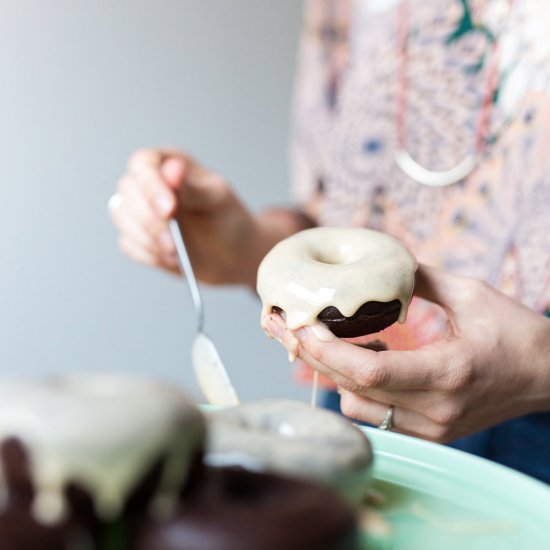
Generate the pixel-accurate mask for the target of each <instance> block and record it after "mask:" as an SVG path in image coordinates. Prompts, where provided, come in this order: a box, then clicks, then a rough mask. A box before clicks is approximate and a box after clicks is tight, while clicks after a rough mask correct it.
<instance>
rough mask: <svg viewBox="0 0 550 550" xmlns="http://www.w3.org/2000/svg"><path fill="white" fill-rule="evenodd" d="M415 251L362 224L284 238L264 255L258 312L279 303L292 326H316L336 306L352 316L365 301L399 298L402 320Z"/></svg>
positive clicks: (409, 295) (410, 287)
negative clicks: (331, 307) (322, 312)
mask: <svg viewBox="0 0 550 550" xmlns="http://www.w3.org/2000/svg"><path fill="white" fill-rule="evenodd" d="M416 267H417V262H416V259H415V258H414V256H413V255H412V254H411V253H410V252H409V251H408V250H407V249H406V248H405V247H404V246H403V245H402V244H401V243H400V242H399V241H398V240H397V239H394V238H393V237H391V236H390V235H386V234H384V233H379V232H377V231H372V230H369V229H361V228H340V227H338V228H337V227H318V228H315V229H306V230H305V231H301V232H299V233H296V234H295V235H293V236H291V237H289V238H288V239H285V240H283V241H281V242H280V243H278V244H277V245H275V247H274V248H272V249H271V251H270V252H269V253H268V254H267V255H266V257H265V258H264V259H263V260H262V262H261V264H260V267H259V269H258V282H257V290H258V294H259V295H260V298H261V300H262V317H265V316H266V315H268V314H269V313H271V310H272V308H273V307H274V306H275V307H279V308H281V309H282V310H283V311H284V312H285V313H286V324H287V327H288V328H289V329H291V330H296V329H298V328H300V327H302V326H308V325H314V324H315V323H316V319H317V316H318V315H319V313H320V312H321V311H322V310H323V309H325V308H326V307H328V306H335V307H337V308H338V310H339V311H340V313H342V314H343V315H345V316H346V317H351V316H352V315H353V314H354V313H355V312H356V311H357V310H358V309H359V307H361V306H362V305H363V304H364V303H366V302H370V301H377V302H390V301H392V300H399V301H400V302H401V311H400V314H399V322H400V323H403V322H404V321H405V318H406V316H407V309H408V306H409V303H410V301H411V298H412V292H413V288H414V273H415V271H416Z"/></svg>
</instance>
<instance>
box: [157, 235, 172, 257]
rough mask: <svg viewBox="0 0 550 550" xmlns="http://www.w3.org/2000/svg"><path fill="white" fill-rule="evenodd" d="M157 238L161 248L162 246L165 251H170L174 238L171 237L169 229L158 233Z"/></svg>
mask: <svg viewBox="0 0 550 550" xmlns="http://www.w3.org/2000/svg"><path fill="white" fill-rule="evenodd" d="M158 239H159V242H160V244H161V245H162V248H164V249H165V250H166V251H168V252H172V251H173V250H174V249H175V246H174V239H172V235H171V234H170V231H163V232H162V233H160V234H159V237H158Z"/></svg>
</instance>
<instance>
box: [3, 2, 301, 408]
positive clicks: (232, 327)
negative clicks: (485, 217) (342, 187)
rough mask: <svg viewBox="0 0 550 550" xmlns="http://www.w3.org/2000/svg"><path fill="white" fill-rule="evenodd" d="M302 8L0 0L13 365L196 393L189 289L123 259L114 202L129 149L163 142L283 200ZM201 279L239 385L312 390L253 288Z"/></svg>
mask: <svg viewBox="0 0 550 550" xmlns="http://www.w3.org/2000/svg"><path fill="white" fill-rule="evenodd" d="M300 18H301V2H299V1H297V0H278V1H277V2H273V1H268V0H230V1H228V0H180V1H176V0H162V1H153V0H149V1H146V0H123V1H121V0H118V1H116V2H107V1H99V0H95V1H87V0H80V1H75V0H48V1H42V0H35V1H31V0H23V1H22V0H10V1H8V0H0V71H1V72H0V75H1V85H0V155H1V170H0V174H1V176H0V177H1V180H0V181H1V191H2V193H1V200H0V369H1V372H2V373H3V374H5V373H15V372H20V373H25V374H27V373H43V372H55V371H65V370H76V369H83V370H122V371H134V372H139V373H151V374H153V375H159V376H162V377H164V378H168V379H171V380H174V381H177V382H181V383H183V384H184V385H185V386H186V387H187V388H188V389H189V390H190V391H191V392H192V393H194V394H196V395H198V393H197V392H198V390H197V388H196V386H195V383H194V380H193V377H192V375H191V372H190V364H189V345H190V342H191V337H192V334H193V327H194V321H193V316H192V312H191V310H190V307H191V302H190V298H189V295H188V291H187V288H186V287H185V286H184V284H183V283H182V282H181V281H178V280H176V279H175V278H172V277H170V276H167V275H163V274H161V273H158V272H155V271H153V270H150V269H147V268H144V267H140V266H138V265H136V264H132V263H130V262H129V261H127V260H126V259H125V258H123V257H122V255H121V254H120V253H119V252H118V249H117V247H116V235H115V231H114V229H113V228H112V227H111V225H110V222H109V219H108V216H107V213H106V202H107V199H108V198H109V196H110V195H111V194H112V192H113V190H114V187H115V183H116V180H117V179H118V177H119V176H120V175H121V174H122V172H123V170H124V165H125V161H126V159H127V157H128V155H129V154H130V153H131V152H132V151H133V150H134V149H136V148H138V147H141V146H144V145H165V144H172V145H178V146H180V147H183V148H186V149H187V150H189V151H191V152H192V153H194V154H195V155H196V156H197V157H198V158H200V159H201V160H202V161H203V162H204V163H206V164H207V165H210V166H212V167H213V168H215V169H216V170H218V171H219V172H220V173H223V174H224V175H226V176H227V177H228V178H229V179H230V180H231V181H232V182H234V185H235V187H236V188H237V190H238V192H239V193H240V194H241V196H243V197H245V198H246V200H247V202H248V204H249V205H251V206H252V207H253V208H259V207H261V206H263V205H268V204H271V203H279V204H281V203H284V202H286V201H287V200H288V199H287V197H288V192H287V166H286V162H287V137H288V111H289V103H290V94H291V84H292V73H293V70H294V62H295V52H296V40H297V32H298V28H299V25H300ZM204 295H205V298H206V307H207V311H206V314H207V327H208V331H209V332H210V334H211V336H212V337H213V339H214V340H215V341H216V342H217V343H218V345H219V348H220V352H221V354H222V357H223V358H224V360H225V362H226V364H227V366H228V368H229V370H230V373H231V375H232V377H233V378H234V382H235V385H236V386H237V388H238V390H239V391H240V393H241V394H242V396H243V398H245V399H252V398H261V397H265V396H291V397H297V398H305V397H306V394H307V392H306V390H305V389H304V388H299V387H297V386H296V385H295V384H294V382H293V381H292V374H291V371H292V369H291V368H290V367H289V365H288V363H287V360H286V354H285V352H284V350H282V348H280V346H278V345H277V344H275V343H273V342H271V341H269V340H267V339H266V338H265V337H264V335H263V333H262V331H261V329H260V327H259V322H258V321H259V312H260V307H259V302H258V300H257V299H256V297H254V296H252V295H251V293H249V292H247V291H245V290H241V289H227V288H224V289H208V290H205V291H204ZM235 311H238V313H237V314H236V313H235Z"/></svg>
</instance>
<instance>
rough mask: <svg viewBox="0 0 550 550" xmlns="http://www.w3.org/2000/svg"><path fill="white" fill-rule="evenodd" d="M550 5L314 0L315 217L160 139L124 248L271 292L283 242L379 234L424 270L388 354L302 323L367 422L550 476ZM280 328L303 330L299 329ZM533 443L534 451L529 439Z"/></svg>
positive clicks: (147, 155)
mask: <svg viewBox="0 0 550 550" xmlns="http://www.w3.org/2000/svg"><path fill="white" fill-rule="evenodd" d="M549 12H550V10H549V8H548V7H544V6H543V7H541V3H540V2H537V1H536V0H526V1H523V2H513V1H512V0H469V1H468V0H436V1H433V2H421V1H419V0H418V1H414V0H402V1H384V2H381V1H379V0H357V1H351V0H332V1H329V0H309V1H308V2H307V4H306V24H305V29H304V32H303V36H302V44H301V56H300V72H299V75H298V79H297V88H296V94H295V108H294V120H295V124H294V135H293V148H292V153H293V156H292V159H293V170H294V172H293V173H294V178H293V179H294V191H295V197H296V200H297V203H298V205H299V208H298V209H297V210H268V211H266V212H263V213H261V214H258V215H254V214H252V213H251V212H250V211H249V210H247V208H246V207H245V206H244V205H243V203H242V202H241V201H240V200H239V199H238V198H237V197H236V195H235V194H234V193H233V191H232V190H231V188H230V186H229V185H228V184H227V182H226V181H225V180H224V179H223V178H222V177H220V176H218V175H216V174H213V173H212V172H211V171H209V170H208V169H207V168H205V167H203V166H201V165H199V164H198V163H197V162H196V161H195V160H193V159H192V158H190V157H189V156H188V155H186V154H185V153H183V152H177V151H163V150H143V151H139V152H138V153H136V154H135V155H134V156H133V157H132V158H131V159H130V162H129V165H128V171H127V174H126V175H125V176H124V177H123V178H122V179H121V180H120V182H119V186H118V192H117V194H116V195H115V197H114V199H113V200H112V201H111V207H112V216H113V221H114V223H115V225H116V226H117V227H118V229H119V230H120V233H121V235H120V246H121V249H122V250H123V251H124V252H125V253H126V254H127V255H128V256H130V257H131V258H133V259H134V260H137V261H140V262H142V263H145V264H149V265H155V266H158V267H162V268H164V269H167V270H169V271H173V272H177V261H176V256H175V254H174V248H173V244H172V240H171V238H170V234H169V232H168V230H167V225H166V221H167V219H168V218H169V217H170V216H172V215H174V214H175V213H176V214H177V216H178V219H179V220H180V222H181V224H182V227H183V231H184V232H185V234H186V236H187V241H188V244H189V248H190V251H191V255H192V261H193V263H194V265H195V266H196V267H197V273H198V276H199V277H200V278H201V279H202V280H203V281H205V282H209V283H213V284H245V285H249V286H251V287H253V286H254V281H255V273H256V268H257V265H258V263H259V261H260V260H261V258H262V257H263V255H264V254H265V253H266V251H267V250H268V249H269V248H270V247H271V246H272V245H273V244H275V243H276V242H277V241H278V240H280V239H282V238H284V237H286V236H288V235H290V234H292V233H294V232H295V231H298V230H300V229H303V228H306V227H308V226H310V225H315V224H320V225H350V224H351V225H356V226H368V227H371V228H374V229H378V230H381V231H385V232H387V233H390V234H393V235H395V236H396V237H398V238H399V239H400V240H402V241H403V242H404V243H405V244H406V245H407V246H408V247H409V248H410V249H411V251H412V252H413V253H414V254H415V255H416V256H417V258H418V259H419V260H420V262H421V263H422V265H421V267H420V269H419V273H418V278H417V285H416V290H415V294H416V296H417V298H415V300H414V303H413V305H412V307H411V310H410V314H409V319H408V320H407V323H406V324H405V325H403V326H397V327H392V328H390V329H388V331H385V332H384V333H383V337H384V340H385V341H386V342H387V343H388V344H389V347H390V351H384V352H380V353H376V352H374V351H371V350H368V349H364V348H362V347H359V346H356V345H354V344H352V343H350V342H345V341H343V340H338V339H336V338H333V339H332V340H330V341H328V342H325V341H323V342H321V341H320V340H318V339H317V338H316V337H315V335H314V334H313V333H312V332H311V331H309V330H307V329H300V330H299V331H297V333H296V336H297V337H298V338H299V340H300V343H301V345H300V350H299V352H300V353H299V357H300V359H302V360H303V361H304V362H305V363H307V364H309V365H311V366H312V367H313V368H315V369H316V370H317V371H319V372H320V373H321V374H324V375H326V377H328V378H329V379H330V380H332V382H333V383H334V384H335V385H336V386H338V388H339V393H340V396H341V407H342V410H343V412H344V413H345V414H347V415H348V416H351V417H354V418H356V419H359V420H362V421H365V422H369V423H372V424H376V425H378V424H380V422H381V421H382V420H383V419H385V420H386V421H387V422H386V424H388V421H389V424H390V426H391V427H392V429H394V430H395V431H399V432H403V433H407V434H411V435H415V436H418V437H423V438H426V439H431V440H434V441H439V442H446V443H447V442H453V445H454V446H456V447H459V448H462V449H465V450H468V451H470V452H474V453H476V454H479V455H481V456H485V457H487V458H490V459H493V460H496V461H498V462H501V463H503V464H506V465H508V466H512V467H515V468H517V469H519V470H521V471H524V472H527V473H529V474H531V475H533V476H536V477H538V478H540V479H543V480H546V481H547V482H550V319H548V318H546V317H545V316H544V313H545V312H546V313H547V314H548V311H549V306H550V215H549V212H548V211H549V207H550V159H549V158H548V157H550V155H548V154H547V153H548V148H549V146H550V62H549V59H550V58H549V56H548V51H547V46H546V37H545V32H546V30H545V29H547V28H549V27H548V24H549V23H550V13H549ZM269 330H270V331H271V332H272V333H273V334H274V335H276V336H278V337H280V338H281V339H282V341H283V344H285V343H286V342H287V340H286V339H287V334H286V333H285V327H284V322H283V321H282V319H275V322H274V323H272V324H271V325H270V327H269ZM519 449H521V451H520V452H518V450H519Z"/></svg>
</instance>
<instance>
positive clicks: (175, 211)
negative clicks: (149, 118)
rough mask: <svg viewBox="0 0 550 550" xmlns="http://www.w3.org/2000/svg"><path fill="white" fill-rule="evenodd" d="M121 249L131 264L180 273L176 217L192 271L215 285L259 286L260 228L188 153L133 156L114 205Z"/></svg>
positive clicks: (155, 152)
mask: <svg viewBox="0 0 550 550" xmlns="http://www.w3.org/2000/svg"><path fill="white" fill-rule="evenodd" d="M110 211H111V217H112V220H113V223H114V225H115V226H116V228H117V229H118V231H119V246H120V249H121V250H122V251H123V252H124V254H126V255H127V256H128V257H129V258H130V259H132V260H135V261H137V262H140V263H142V264H146V265H149V266H156V267H161V268H163V269H165V270H167V271H170V272H172V273H179V272H180V270H179V266H178V261H177V256H176V252H175V246H174V243H173V240H172V237H171V234H170V231H169V229H168V220H169V219H170V218H171V217H174V216H175V217H176V218H177V220H178V222H179V223H180V226H181V228H182V232H183V234H184V238H185V243H186V247H187V248H188V252H189V255H190V257H191V262H192V263H193V268H194V270H195V273H196V275H197V277H198V278H199V279H201V280H202V281H204V282H207V283H211V284H230V283H244V284H248V285H253V284H254V280H255V275H256V268H257V265H258V262H259V260H260V259H261V257H258V255H259V254H263V252H264V251H263V250H261V251H258V250H257V249H258V247H257V243H255V242H254V240H255V236H256V235H257V234H258V227H257V221H256V220H255V218H254V217H253V216H252V214H251V213H250V212H249V211H248V210H247V209H246V208H245V206H244V205H243V204H242V203H241V201H240V200H239V199H238V198H237V196H236V195H235V193H234V192H233V190H232V189H231V187H230V186H229V184H228V183H227V182H226V181H225V180H224V179H223V178H222V177H220V176H219V175H217V174H215V173H214V172H212V171H210V170H208V169H206V168H204V167H203V166H201V165H200V164H199V163H198V162H196V161H195V160H194V159H193V158H192V157H191V156H189V155H187V154H186V153H183V152H178V151H172V150H161V149H143V150H139V151H137V152H136V153H134V154H133V155H132V156H131V157H130V160H129V162H128V168H127V171H126V174H124V175H123V176H122V178H120V180H119V182H118V186H117V193H116V195H115V196H114V197H113V199H112V200H111V201H110Z"/></svg>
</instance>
